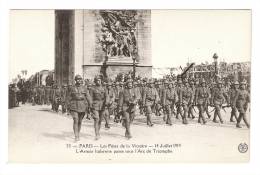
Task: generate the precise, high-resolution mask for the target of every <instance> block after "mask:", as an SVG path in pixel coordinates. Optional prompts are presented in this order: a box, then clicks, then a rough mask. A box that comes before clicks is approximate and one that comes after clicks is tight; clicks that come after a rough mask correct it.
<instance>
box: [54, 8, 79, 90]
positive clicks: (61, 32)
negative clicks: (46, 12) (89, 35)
mask: <svg viewBox="0 0 260 175" xmlns="http://www.w3.org/2000/svg"><path fill="white" fill-rule="evenodd" d="M74 66H75V64H74V11H73V10H57V11H55V72H54V73H55V83H57V84H59V85H62V84H70V83H72V82H73V79H74V78H73V77H74Z"/></svg>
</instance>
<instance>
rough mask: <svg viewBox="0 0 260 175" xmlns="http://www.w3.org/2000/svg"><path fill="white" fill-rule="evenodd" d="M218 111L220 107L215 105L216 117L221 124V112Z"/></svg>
mask: <svg viewBox="0 0 260 175" xmlns="http://www.w3.org/2000/svg"><path fill="white" fill-rule="evenodd" d="M220 109H221V107H220V105H216V112H217V116H218V118H219V120H220V122H221V123H223V119H222V116H221V111H220Z"/></svg>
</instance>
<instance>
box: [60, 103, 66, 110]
mask: <svg viewBox="0 0 260 175" xmlns="http://www.w3.org/2000/svg"><path fill="white" fill-rule="evenodd" d="M61 110H62V113H65V112H66V103H65V101H63V102H62V105H61Z"/></svg>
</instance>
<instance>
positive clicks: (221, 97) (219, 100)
mask: <svg viewBox="0 0 260 175" xmlns="http://www.w3.org/2000/svg"><path fill="white" fill-rule="evenodd" d="M225 99H226V101H227V100H228V96H227V94H226V93H225V92H224V90H223V89H222V82H221V81H220V80H219V81H218V82H217V88H216V89H215V90H214V92H213V94H212V98H211V100H212V106H214V108H215V112H214V118H213V122H215V123H218V121H217V116H218V117H219V120H220V123H223V119H222V116H221V111H220V110H221V108H222V104H223V103H224V101H225ZM227 103H229V102H227Z"/></svg>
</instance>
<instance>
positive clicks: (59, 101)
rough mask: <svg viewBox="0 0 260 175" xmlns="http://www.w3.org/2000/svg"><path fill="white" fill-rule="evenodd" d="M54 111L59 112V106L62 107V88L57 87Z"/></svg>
mask: <svg viewBox="0 0 260 175" xmlns="http://www.w3.org/2000/svg"><path fill="white" fill-rule="evenodd" d="M52 95H53V96H52V102H53V110H54V111H55V112H58V110H59V106H60V105H61V88H60V86H57V85H55V86H54V89H53V94H52Z"/></svg>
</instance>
